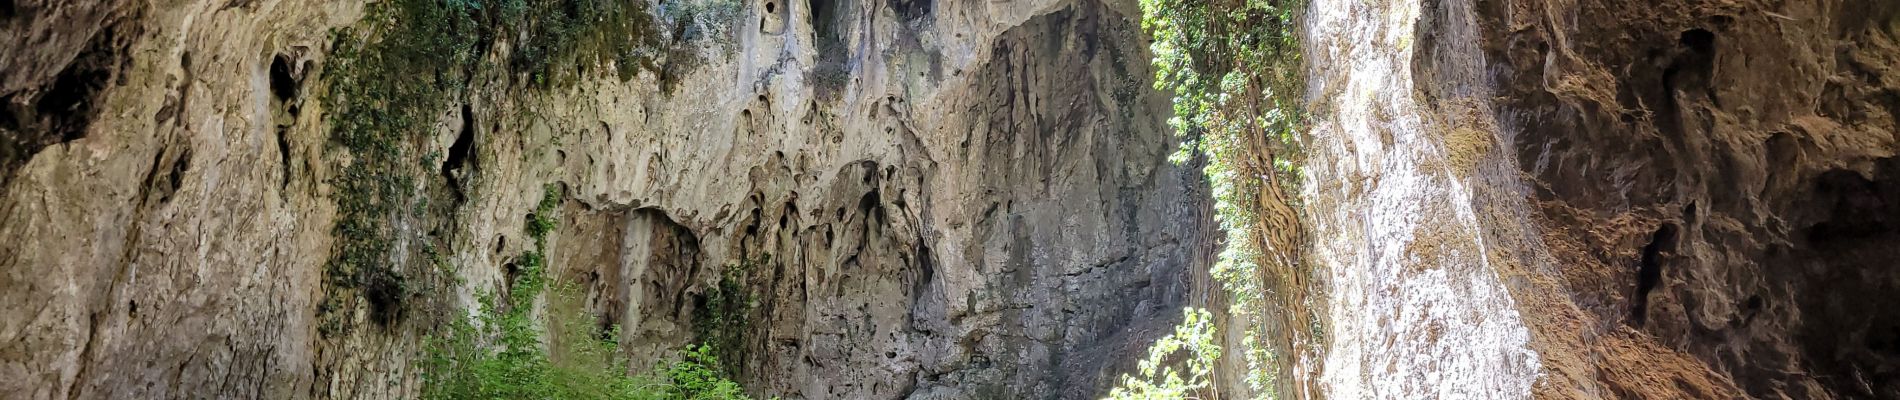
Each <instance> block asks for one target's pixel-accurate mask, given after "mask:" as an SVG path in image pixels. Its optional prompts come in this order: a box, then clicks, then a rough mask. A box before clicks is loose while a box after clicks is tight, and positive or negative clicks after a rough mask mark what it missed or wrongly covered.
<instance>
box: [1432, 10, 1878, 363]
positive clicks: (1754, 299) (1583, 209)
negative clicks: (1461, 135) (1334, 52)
mask: <svg viewBox="0 0 1900 400" xmlns="http://www.w3.org/2000/svg"><path fill="white" fill-rule="evenodd" d="M1441 3H1445V2H1441ZM1475 14H1477V15H1478V23H1479V24H1480V26H1482V27H1483V28H1482V31H1483V32H1484V34H1483V39H1482V41H1481V43H1482V44H1481V46H1482V47H1483V52H1484V54H1485V56H1486V58H1487V59H1488V60H1489V64H1488V65H1487V66H1486V69H1485V70H1484V74H1485V75H1486V76H1487V77H1488V79H1490V80H1492V81H1493V82H1496V84H1497V86H1496V87H1497V90H1498V93H1497V95H1498V98H1499V100H1500V101H1499V102H1497V103H1495V104H1493V105H1492V106H1493V109H1494V110H1495V112H1496V113H1497V114H1498V115H1500V116H1502V117H1501V120H1503V121H1505V123H1504V125H1505V128H1504V129H1503V130H1505V131H1510V132H1509V133H1510V135H1509V137H1510V140H1509V141H1507V142H1504V143H1505V145H1504V146H1503V148H1504V151H1505V154H1506V155H1507V156H1509V157H1512V158H1514V159H1515V164H1516V166H1517V169H1518V170H1519V171H1521V174H1522V176H1523V177H1524V178H1525V179H1526V180H1527V185H1525V187H1524V190H1525V191H1526V192H1527V193H1526V195H1527V196H1528V197H1530V198H1531V199H1532V203H1533V204H1532V206H1531V209H1532V212H1530V213H1528V214H1527V216H1529V217H1531V219H1532V220H1534V221H1538V223H1539V225H1540V226H1542V227H1543V229H1544V232H1543V233H1542V234H1541V236H1542V237H1541V238H1538V240H1540V241H1541V243H1543V244H1545V245H1547V247H1548V249H1550V254H1552V255H1553V263H1552V264H1550V265H1549V266H1548V267H1539V268H1550V269H1548V270H1547V271H1550V272H1553V273H1554V274H1548V275H1544V276H1555V277H1557V278H1558V279H1557V280H1555V281H1554V282H1543V283H1533V284H1523V285H1518V286H1516V287H1515V288H1514V291H1515V292H1516V293H1517V294H1518V296H1519V298H1520V299H1523V298H1537V297H1552V296H1551V295H1548V294H1547V293H1555V294H1556V295H1555V296H1561V297H1559V298H1563V299H1565V300H1562V301H1542V302H1546V303H1548V304H1552V305H1553V307H1551V308H1549V309H1558V308H1562V309H1564V311H1561V312H1558V311H1550V312H1544V314H1548V315H1552V316H1561V317H1551V318H1543V319H1545V320H1547V321H1546V322H1540V323H1539V324H1546V325H1549V326H1553V327H1554V326H1570V327H1573V328H1576V329H1581V330H1582V332H1583V333H1582V334H1581V335H1574V334H1562V335H1558V334H1547V335H1543V336H1547V337H1549V339H1546V340H1543V342H1544V344H1543V345H1542V346H1544V347H1545V350H1544V351H1543V352H1544V353H1545V354H1546V358H1559V359H1560V360H1555V361H1551V362H1549V363H1550V364H1552V365H1553V366H1552V367H1551V368H1552V369H1551V371H1552V372H1553V373H1552V374H1551V378H1550V379H1551V380H1552V381H1553V382H1561V383H1562V384H1558V385H1555V386H1554V387H1560V388H1563V389H1547V391H1545V392H1542V393H1544V394H1548V395H1553V396H1559V397H1602V396H1619V397H1627V396H1649V397H1657V396H1661V397H1695V398H1727V397H1730V396H1736V395H1738V394H1734V393H1740V394H1745V395H1747V396H1753V397H1764V398H1888V397H1895V396H1900V386H1896V384H1895V382H1900V379H1896V378H1900V377H1896V376H1895V375H1894V373H1895V372H1894V371H1895V369H1894V366H1895V363H1896V362H1900V354H1896V353H1895V352H1894V350H1893V348H1894V347H1893V346H1892V344H1891V343H1894V339H1893V338H1894V334H1895V331H1894V328H1893V325H1892V323H1891V322H1889V321H1891V320H1893V316H1892V315H1890V313H1891V310H1893V309H1894V308H1893V307H1892V305H1893V302H1894V297H1893V296H1892V295H1890V293H1892V291H1893V289H1894V288H1895V287H1896V286H1895V285H1897V284H1900V274H1897V273H1895V270H1894V269H1893V268H1892V265H1894V261H1895V260H1896V257H1900V254H1896V253H1895V251H1894V249H1893V248H1892V246H1890V245H1887V244H1890V243H1893V240H1894V238H1895V236H1894V234H1895V230H1894V225H1893V223H1892V222H1891V221H1893V220H1894V218H1896V216H1900V214H1896V212H1897V211H1900V209H1896V208H1895V207H1894V206H1893V205H1892V204H1893V203H1894V201H1895V200H1894V199H1896V197H1895V194H1896V193H1895V192H1894V189H1893V185H1894V175H1893V174H1894V171H1893V168H1894V163H1895V162H1894V161H1893V156H1894V153H1895V150H1896V143H1895V137H1894V133H1895V128H1896V126H1897V125H1896V119H1895V118H1896V116H1900V75H1895V70H1894V68H1895V67H1896V66H1897V65H1900V47H1897V45H1900V42H1897V39H1900V36H1896V35H1897V31H1900V7H1896V5H1895V4H1894V3H1892V2H1883V1H1818V2H1776V1H1667V2H1648V1H1640V2H1626V1H1590V0H1586V1H1512V0H1501V1H1479V2H1475ZM1527 275H1535V274H1527ZM1520 301H1522V300H1520ZM1534 302H1538V301H1534ZM1564 303H1569V304H1568V305H1566V304H1564ZM1579 321H1580V322H1579ZM1554 329H1555V328H1551V330H1554ZM1560 336H1562V337H1569V338H1559V337H1560ZM1669 353H1681V354H1684V355H1686V356H1687V357H1673V356H1672V357H1659V356H1657V355H1658V354H1669ZM1593 358H1595V359H1593ZM1631 365H1635V366H1631ZM1704 368H1706V369H1707V370H1708V371H1710V372H1699V371H1700V370H1702V369H1704ZM1685 377H1687V378H1685ZM1670 382H1674V383H1673V384H1672V383H1670ZM1730 390H1734V391H1736V392H1729V391H1730Z"/></svg>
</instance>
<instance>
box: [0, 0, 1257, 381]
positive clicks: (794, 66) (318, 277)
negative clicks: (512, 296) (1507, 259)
mask: <svg viewBox="0 0 1900 400" xmlns="http://www.w3.org/2000/svg"><path fill="white" fill-rule="evenodd" d="M649 6H650V7H648V10H649V11H650V12H651V13H652V14H653V17H654V18H655V21H657V22H656V23H658V24H660V25H661V26H662V27H664V28H669V29H662V30H660V31H661V32H660V33H659V34H660V35H663V36H664V37H663V39H664V40H663V41H662V42H663V43H668V44H667V46H669V47H667V48H666V49H665V51H663V52H661V53H665V54H666V56H665V57H661V58H658V62H659V64H660V65H658V66H655V67H652V68H641V67H640V66H634V65H619V64H613V63H611V62H605V61H602V62H600V63H590V64H584V65H582V66H579V67H577V68H576V70H579V71H581V72H579V73H578V74H576V75H572V76H576V77H577V78H575V79H571V80H569V81H562V82H560V83H558V84H547V85H543V84H539V83H533V82H535V81H533V78H530V77H528V74H518V73H511V72H509V71H507V70H505V69H483V68H479V67H478V68H474V69H471V70H470V71H472V72H466V74H467V76H468V77H469V78H468V79H467V83H466V84H465V85H464V86H462V87H458V88H456V89H455V90H451V91H447V93H449V94H447V95H446V96H452V98H445V99H442V100H443V101H442V102H441V103H443V104H445V106H443V107H441V109H439V110H431V111H430V115H432V116H433V117H431V118H429V121H432V122H431V123H429V124H426V125H428V126H431V127H432V128H430V129H424V130H423V131H421V132H413V133H411V134H410V136H407V137H405V139H404V140H403V141H401V142H399V143H397V144H395V146H399V147H400V148H401V153H400V154H405V155H408V156H412V157H413V158H414V163H416V164H419V165H420V166H419V167H417V170H418V171H423V173H418V174H414V175H413V176H409V178H410V180H406V181H401V182H402V183H403V184H405V185H407V186H403V187H399V188H401V189H405V190H413V191H414V192H415V193H419V194H418V195H417V197H416V198H417V199H421V200H416V201H414V202H412V203H405V207H410V206H413V209H414V210H418V211H415V213H414V215H410V214H401V215H396V214H392V215H390V216H389V217H388V218H386V219H378V221H384V222H386V223H388V224H389V227H388V229H389V231H390V232H396V233H397V234H396V235H393V236H392V237H391V238H390V240H389V242H390V244H391V246H389V247H391V248H392V249H393V250H390V251H389V252H388V253H387V255H386V256H385V257H384V258H382V261H383V262H382V263H379V265H385V266H387V268H388V270H389V271H391V273H392V274H396V275H397V276H401V277H404V280H401V281H399V282H403V285H401V286H396V287H395V289H389V288H382V289H378V288H380V286H374V285H371V286H368V287H364V288H355V287H351V288H337V287H333V286H334V282H335V281H336V279H334V276H331V275H326V274H335V273H336V272H335V269H334V268H332V264H333V256H334V254H336V252H338V251H339V247H340V246H342V244H341V243H348V241H347V240H346V239H349V238H344V237H340V236H339V235H342V233H341V231H339V230H338V228H337V226H338V221H339V219H340V218H342V217H340V215H344V214H345V212H344V210H340V209H339V204H340V203H339V202H340V199H346V198H349V196H361V195H364V194H363V193H352V192H348V191H342V190H338V189H337V188H338V184H337V182H339V181H340V180H342V179H348V177H345V176H342V174H344V173H345V172H346V171H349V169H348V166H350V165H353V163H362V162H369V161H374V160H364V159H362V158H361V157H363V156H362V155H358V154H351V153H350V152H349V151H348V149H346V148H344V146H341V145H338V144H337V138H336V137H335V133H334V132H335V131H334V128H335V127H336V123H337V122H336V121H333V120H332V119H331V116H332V115H333V114H332V113H333V112H334V111H335V109H336V108H338V107H340V106H339V105H338V103H334V101H337V99H333V98H329V97H326V96H323V95H322V93H328V92H330V90H329V88H331V86H332V85H339V84H343V82H347V81H344V80H342V78H341V77H340V76H339V75H338V74H337V73H336V72H335V71H337V69H335V68H334V67H336V65H337V64H335V63H336V62H339V61H338V59H337V58H336V56H335V55H334V54H332V53H331V52H332V51H335V50H336V46H338V43H343V42H347V41H348V40H351V37H350V36H346V34H344V33H338V32H347V31H342V30H341V28H345V27H356V28H358V29H361V28H364V27H373V26H379V25H375V24H373V23H372V22H374V21H372V22H365V21H364V20H363V19H364V18H365V16H366V15H369V14H370V12H369V11H370V10H371V7H372V6H366V5H364V4H360V3H356V2H306V1H272V0H256V1H235V2H234V1H225V0H217V1H199V2H192V1H186V2H174V3H170V4H165V5H163V6H156V5H147V4H145V3H142V2H99V1H54V2H36V1H19V2H9V3H7V7H6V8H4V9H0V21H3V22H4V25H0V29H4V31H0V32H4V34H5V37H4V38H0V39H3V40H0V67H5V68H4V72H3V73H0V79H4V81H0V99H4V100H5V101H6V103H5V104H4V105H0V106H4V107H5V108H6V112H7V113H6V114H5V118H0V133H4V134H6V135H7V136H6V140H7V141H6V142H4V145H5V146H6V149H4V152H0V166H4V172H5V173H6V176H7V178H6V179H5V180H3V181H0V182H4V183H5V185H6V186H5V189H4V191H0V221H4V223H0V317H3V318H4V323H3V324H0V339H4V343H6V345H5V346H4V347H0V391H5V392H7V393H14V394H18V395H19V396H21V397H23V398H168V397H213V398H382V397H411V396H414V395H416V391H417V390H418V389H417V388H418V387H419V386H418V385H419V381H418V377H417V372H418V367H417V366H415V365H414V364H413V362H414V360H415V357H417V354H418V353H419V350H420V349H421V347H420V343H421V338H422V337H423V336H424V335H425V334H426V332H428V329H429V328H430V327H431V326H435V325H438V324H440V323H442V321H445V319H444V318H449V317H452V316H454V315H455V313H456V312H457V311H456V310H461V309H465V307H471V306H472V305H473V304H475V303H476V299H477V298H478V297H479V295H481V294H495V293H497V291H502V290H505V288H506V287H507V283H508V282H510V281H511V280H512V279H515V276H514V275H513V274H515V273H516V265H515V261H516V256H517V255H519V254H522V252H523V251H525V250H528V249H530V248H531V247H532V246H534V240H532V239H531V238H529V237H527V236H526V233H525V232H524V230H523V224H524V220H526V218H524V216H526V215H528V214H529V213H531V212H533V210H534V208H535V205H536V203H537V202H538V201H539V200H540V199H541V197H542V196H543V193H545V191H544V188H546V187H548V185H552V186H553V187H554V188H555V193H557V195H558V206H557V207H556V210H557V212H556V214H557V215H556V216H555V217H556V219H557V220H558V221H559V227H558V228H557V229H556V230H555V231H554V232H553V233H552V234H551V236H550V237H549V239H548V255H549V262H550V276H552V277H555V278H556V279H559V280H562V281H563V282H568V283H571V284H573V285H574V286H576V287H579V288H580V290H582V291H583V293H584V295H585V296H586V298H587V304H589V306H588V312H590V313H592V315H594V316H595V318H597V319H599V321H600V322H599V324H600V325H601V326H603V327H606V326H617V327H618V328H619V329H620V331H621V332H622V336H621V345H622V351H623V353H624V354H625V355H626V357H628V358H629V359H630V360H633V364H634V366H635V368H636V369H644V368H647V367H648V366H650V365H651V364H652V363H654V362H657V361H659V360H660V359H662V358H663V357H666V356H667V355H669V354H671V353H672V351H674V350H677V349H678V348H679V347H680V346H683V345H685V344H687V343H692V342H698V341H703V340H706V339H707V336H708V335H709V332H719V334H720V335H721V336H720V338H722V339H723V340H729V342H728V343H730V346H729V347H728V348H726V349H725V350H727V351H726V355H727V359H728V361H729V362H731V363H732V364H733V368H734V370H735V371H736V372H737V378H738V380H739V381H740V382H741V383H744V384H745V385H746V386H747V388H748V391H750V392H752V393H754V394H757V395H765V396H782V397H784V398H944V399H953V398H1090V397H1094V396H1098V395H1100V394H1101V393H1103V392H1105V391H1106V390H1107V387H1108V386H1109V385H1110V384H1111V383H1112V382H1113V379H1112V378H1113V377H1114V376H1115V375H1116V374H1119V373H1121V372H1125V371H1128V370H1130V369H1131V367H1132V362H1133V360H1134V359H1135V358H1137V357H1139V356H1140V355H1141V353H1142V349H1143V348H1145V346H1146V345H1147V344H1148V343H1149V342H1152V341H1153V340H1154V339H1155V338H1157V337H1159V336H1160V335H1162V334H1165V333H1166V332H1167V331H1168V330H1169V328H1171V327H1172V325H1173V323H1174V322H1175V321H1176V320H1178V319H1179V318H1180V317H1179V316H1180V313H1179V310H1180V308H1181V307H1183V306H1187V305H1219V304H1222V302H1221V301H1220V300H1219V299H1220V298H1221V296H1220V295H1219V294H1218V292H1216V291H1215V290H1216V289H1215V286H1214V285H1213V283H1211V282H1210V281H1209V280H1208V278H1207V276H1206V272H1205V271H1206V270H1207V265H1209V264H1210V263H1211V261H1212V260H1211V257H1212V254H1214V252H1215V250H1216V242H1215V237H1216V236H1215V232H1214V231H1213V230H1212V229H1213V220H1212V217H1211V216H1210V215H1209V207H1208V200H1207V198H1208V196H1207V194H1206V187H1205V184H1204V183H1202V182H1203V181H1202V179H1201V177H1200V171H1199V169H1198V167H1196V166H1193V165H1187V166H1178V165H1174V164H1170V163H1169V162H1168V161H1167V160H1166V157H1167V155H1168V154H1169V153H1171V152H1172V151H1173V150H1174V148H1175V145H1174V143H1175V139H1174V137H1173V136H1172V135H1171V134H1170V132H1169V131H1168V130H1167V128H1166V125H1165V124H1163V123H1162V121H1163V119H1164V116H1165V115H1167V113H1168V108H1167V107H1168V106H1167V101H1166V99H1165V97H1164V96H1161V95H1159V94H1157V93H1154V91H1153V89H1151V87H1150V82H1151V79H1152V78H1151V75H1152V72H1151V70H1150V68H1149V67H1148V66H1147V60H1148V59H1149V56H1148V55H1147V54H1148V53H1147V49H1146V45H1145V43H1146V42H1145V41H1144V40H1143V39H1142V37H1141V36H1142V33H1141V32H1140V30H1139V15H1138V14H1139V11H1138V9H1137V8H1136V7H1135V5H1134V4H1133V2H1130V1H1111V2H1102V1H1098V0H1075V1H1067V0H1010V1H975V2H933V1H927V0H926V1H888V2H887V1H872V0H809V1H807V0H795V1H790V2H785V1H783V0H763V1H761V0H748V1H725V0H717V1H713V0H700V1H690V0H688V1H666V2H660V3H654V4H650V5H649ZM693 7H699V8H693ZM716 7H727V8H725V9H726V10H733V11H732V13H730V14H717V13H711V14H702V15H725V16H728V17H729V18H727V19H717V18H714V19H707V18H706V17H688V16H683V15H682V14H683V13H684V11H680V10H687V9H698V10H708V9H716ZM708 13H710V12H708ZM692 18H698V19H692ZM402 22H416V23H421V22H422V21H402ZM674 28H676V29H674ZM35 38H51V39H35ZM509 40H510V39H508V38H500V39H496V42H494V43H493V46H492V47H491V48H489V51H488V52H484V53H478V55H477V56H476V57H480V59H481V60H485V62H492V63H498V64H507V63H508V61H507V60H508V59H507V57H508V54H510V53H511V52H513V51H525V50H521V49H515V48H512V47H510V42H509ZM628 40H633V38H629V39H628ZM449 73H463V72H449ZM416 79H417V81H418V82H419V84H425V83H426V82H429V81H430V80H429V79H431V78H430V77H426V76H419V77H416ZM404 162H408V161H407V160H404ZM399 186H400V185H399ZM417 204H421V205H417ZM408 210H410V208H400V212H408ZM422 210H426V212H424V211H422ZM443 271H449V272H443ZM445 274H446V275H445ZM458 281H459V283H458ZM722 282H724V283H729V284H731V285H732V287H736V288H739V289H740V290H742V291H743V292H744V293H747V294H748V295H749V300H750V301H748V302H747V303H746V307H742V308H738V309H734V310H724V311H725V312H729V313H733V316H736V317H738V318H736V319H737V320H742V321H744V323H739V324H730V325H722V326H708V323H707V322H706V321H708V319H706V318H704V317H705V316H706V315H708V313H711V312H713V311H714V310H709V307H712V306H713V304H711V302H709V296H708V292H709V291H711V290H712V289H713V288H715V287H719V286H720V285H722ZM731 320H733V319H726V321H731Z"/></svg>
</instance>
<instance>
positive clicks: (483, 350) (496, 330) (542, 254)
mask: <svg viewBox="0 0 1900 400" xmlns="http://www.w3.org/2000/svg"><path fill="white" fill-rule="evenodd" d="M560 195H561V194H560V191H559V188H558V187H555V186H551V185H550V186H549V187H548V189H547V192H546V194H545V197H543V198H542V200H541V202H540V204H539V205H538V206H537V207H536V208H535V211H534V213H533V214H530V215H529V216H528V219H527V228H526V230H527V231H528V235H529V236H530V237H532V238H533V239H534V249H532V250H529V251H526V252H523V253H522V254H521V256H520V257H519V258H517V259H516V261H515V263H516V267H517V268H518V269H517V271H518V272H517V273H516V277H515V278H514V284H513V285H511V286H510V288H509V290H508V292H507V293H506V296H505V297H502V298H497V296H495V295H492V294H484V295H482V296H481V301H480V309H479V310H477V312H476V313H475V316H474V317H472V318H463V317H458V318H453V319H452V322H451V323H450V324H449V327H448V328H447V332H443V333H440V334H436V335H431V336H430V337H428V338H427V339H425V341H424V346H423V348H424V355H423V359H422V360H421V362H420V364H421V367H422V381H423V390H422V398H424V399H431V400H435V399H442V400H471V399H641V400H672V399H692V400H742V399H748V397H746V396H745V393H744V392H743V391H742V389H741V388H740V387H739V385H738V384H737V383H734V382H733V381H731V380H728V379H726V378H725V377H724V376H723V375H722V374H720V373H719V371H720V370H719V360H718V358H716V357H715V356H713V354H714V353H715V349H713V348H711V347H709V346H690V347H688V348H687V349H686V351H685V352H684V354H682V358H681V360H679V361H678V362H675V363H673V364H671V365H669V366H666V367H665V368H664V370H665V371H664V375H663V376H655V375H641V376H631V375H628V364H627V363H626V361H625V359H624V357H622V356H621V354H620V352H619V351H618V350H619V346H618V343H619V341H618V339H617V337H618V336H619V335H618V330H617V329H609V330H608V331H607V332H604V333H602V332H599V331H598V330H597V329H598V328H597V327H596V326H594V325H593V324H592V321H593V318H592V316H591V315H589V314H588V313H587V311H586V305H585V303H586V296H585V294H584V293H583V292H582V291H581V290H578V289H576V288H573V287H569V286H564V285H558V284H557V285H554V287H553V288H551V289H552V290H550V287H549V285H550V282H549V280H548V279H547V278H546V277H545V276H544V274H545V271H546V262H547V256H546V251H547V235H548V234H549V233H551V232H553V231H554V229H555V228H556V227H557V224H556V222H555V219H554V212H555V211H556V210H555V207H556V206H558V205H559V198H560V197H559V196H560ZM543 294H545V296H543ZM542 298H545V299H546V300H547V304H546V306H547V307H546V310H547V312H546V314H547V315H546V318H545V319H546V321H547V324H546V332H543V329H540V328H539V327H537V324H536V321H537V318H536V315H535V313H534V310H535V301H536V300H537V299H542ZM544 335H546V336H548V338H546V339H544V337H543V336H544ZM547 339H551V340H547Z"/></svg>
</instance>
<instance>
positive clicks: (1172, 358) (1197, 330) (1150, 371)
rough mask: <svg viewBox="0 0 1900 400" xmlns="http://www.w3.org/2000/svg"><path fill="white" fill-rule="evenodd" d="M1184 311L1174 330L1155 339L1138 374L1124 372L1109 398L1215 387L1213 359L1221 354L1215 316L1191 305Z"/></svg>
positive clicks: (1183, 395) (1150, 397) (1131, 399)
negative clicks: (1215, 328)
mask: <svg viewBox="0 0 1900 400" xmlns="http://www.w3.org/2000/svg"><path fill="white" fill-rule="evenodd" d="M1182 312H1183V313H1184V314H1186V315H1184V316H1183V317H1182V320H1181V324H1180V325H1177V326H1175V327H1174V333H1173V334H1169V335H1168V336H1167V337H1163V338H1161V340H1158V341H1155V344H1154V346H1151V347H1149V348H1148V358H1146V359H1143V360H1141V366H1140V371H1139V374H1138V375H1123V376H1122V383H1121V385H1119V386H1116V387H1115V388H1114V389H1113V390H1110V391H1109V392H1108V397H1107V398H1108V399H1113V400H1136V399H1141V400H1162V399H1167V400H1173V399H1193V398H1200V397H1199V395H1200V394H1201V393H1206V392H1211V391H1212V390H1214V388H1213V381H1212V379H1213V375H1214V374H1213V371H1214V362H1215V361H1218V360H1220V356H1221V349H1220V345H1219V344H1218V343H1215V342H1214V316H1213V315H1212V314H1209V313H1208V312H1207V310H1202V309H1198V308H1192V307H1189V308H1186V309H1184V310H1182ZM1177 353H1180V354H1178V355H1177ZM1176 360H1178V361H1176ZM1177 366H1178V367H1179V368H1178V369H1177V368H1176V367H1177Z"/></svg>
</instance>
